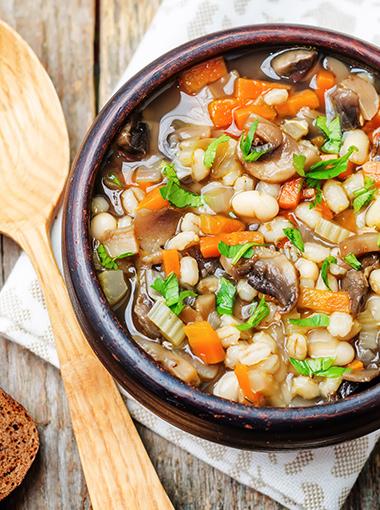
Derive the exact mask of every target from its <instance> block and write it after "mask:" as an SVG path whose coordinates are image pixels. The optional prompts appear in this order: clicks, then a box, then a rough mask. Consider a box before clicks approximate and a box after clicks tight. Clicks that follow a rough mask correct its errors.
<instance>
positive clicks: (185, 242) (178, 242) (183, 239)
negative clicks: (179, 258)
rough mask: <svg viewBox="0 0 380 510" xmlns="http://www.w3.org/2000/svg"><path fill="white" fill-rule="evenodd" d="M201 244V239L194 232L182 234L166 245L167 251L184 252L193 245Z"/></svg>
mask: <svg viewBox="0 0 380 510" xmlns="http://www.w3.org/2000/svg"><path fill="white" fill-rule="evenodd" d="M198 242H199V237H198V236H197V234H195V233H194V232H180V233H179V234H177V235H175V236H174V237H172V238H171V239H169V241H167V243H166V249H167V250H179V251H182V250H184V249H185V248H187V247H188V246H191V245H192V244H196V243H198Z"/></svg>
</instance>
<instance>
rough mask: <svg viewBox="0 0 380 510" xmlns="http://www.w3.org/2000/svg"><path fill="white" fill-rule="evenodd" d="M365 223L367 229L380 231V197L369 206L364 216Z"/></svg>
mask: <svg viewBox="0 0 380 510" xmlns="http://www.w3.org/2000/svg"><path fill="white" fill-rule="evenodd" d="M365 222H366V224H367V225H368V226H369V227H376V228H377V229H380V197H378V198H377V199H376V200H375V201H374V202H373V203H372V204H371V205H370V206H369V208H368V210H367V213H366V215H365Z"/></svg>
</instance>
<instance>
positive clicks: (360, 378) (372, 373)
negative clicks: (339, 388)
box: [343, 368, 380, 383]
mask: <svg viewBox="0 0 380 510" xmlns="http://www.w3.org/2000/svg"><path fill="white" fill-rule="evenodd" d="M379 375H380V368H367V369H366V370H352V371H351V372H347V373H346V374H344V375H343V379H345V380H346V381H350V382H356V383H366V382H370V381H372V379H375V377H378V376H379Z"/></svg>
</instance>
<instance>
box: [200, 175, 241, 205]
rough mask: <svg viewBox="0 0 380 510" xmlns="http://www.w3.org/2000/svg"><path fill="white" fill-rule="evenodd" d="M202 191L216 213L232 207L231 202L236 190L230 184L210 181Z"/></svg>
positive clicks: (207, 202)
mask: <svg viewBox="0 0 380 510" xmlns="http://www.w3.org/2000/svg"><path fill="white" fill-rule="evenodd" d="M201 193H202V195H203V198H204V199H205V202H206V204H207V205H208V206H209V207H210V209H212V210H213V211H214V212H215V213H221V212H226V211H228V210H229V209H230V202H231V198H232V195H233V194H234V190H233V188H232V187H230V186H223V185H222V184H219V183H217V182H210V183H209V184H207V185H206V186H204V187H203V188H202V192H201Z"/></svg>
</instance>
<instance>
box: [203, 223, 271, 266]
mask: <svg viewBox="0 0 380 510" xmlns="http://www.w3.org/2000/svg"><path fill="white" fill-rule="evenodd" d="M220 241H223V242H224V243H226V244H229V245H230V246H234V245H236V244H244V243H258V244H261V243H263V242H264V237H263V235H262V234H261V232H250V231H248V230H245V231H244V232H232V233H231V234H219V235H217V236H206V237H201V238H200V241H199V248H200V250H201V253H202V256H203V257H204V258H205V259H208V258H211V257H219V255H220V252H219V249H218V244H219V243H220Z"/></svg>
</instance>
